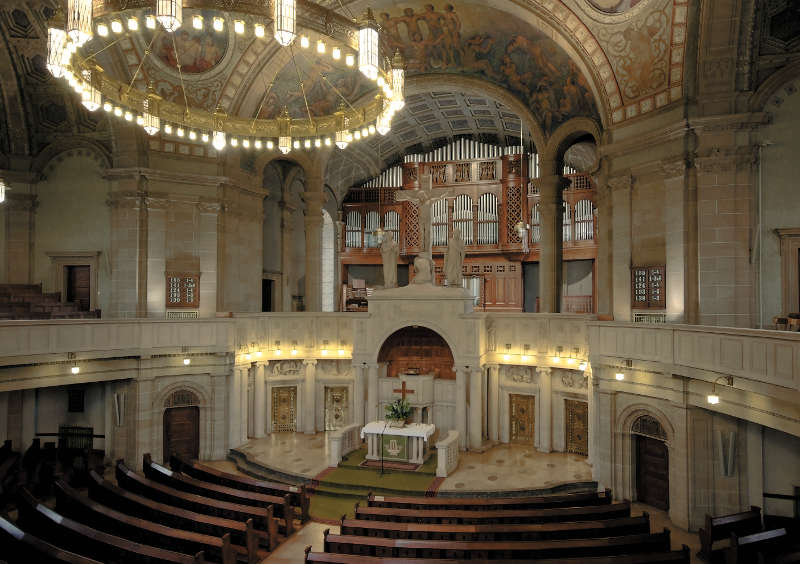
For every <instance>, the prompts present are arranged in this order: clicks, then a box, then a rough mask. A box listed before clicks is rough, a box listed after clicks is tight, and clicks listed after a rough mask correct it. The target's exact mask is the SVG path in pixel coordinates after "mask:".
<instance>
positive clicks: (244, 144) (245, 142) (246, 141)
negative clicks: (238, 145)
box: [242, 139, 250, 149]
mask: <svg viewBox="0 0 800 564" xmlns="http://www.w3.org/2000/svg"><path fill="white" fill-rule="evenodd" d="M242 147H244V148H245V149H249V148H250V140H249V139H242Z"/></svg>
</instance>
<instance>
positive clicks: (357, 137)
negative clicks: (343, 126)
mask: <svg viewBox="0 0 800 564" xmlns="http://www.w3.org/2000/svg"><path fill="white" fill-rule="evenodd" d="M353 139H355V140H356V141H361V132H360V131H359V130H358V129H356V130H355V131H354V132H353Z"/></svg>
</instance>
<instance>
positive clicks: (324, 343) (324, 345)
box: [320, 341, 328, 356]
mask: <svg viewBox="0 0 800 564" xmlns="http://www.w3.org/2000/svg"><path fill="white" fill-rule="evenodd" d="M320 352H321V353H322V356H328V341H322V350H321V351H320Z"/></svg>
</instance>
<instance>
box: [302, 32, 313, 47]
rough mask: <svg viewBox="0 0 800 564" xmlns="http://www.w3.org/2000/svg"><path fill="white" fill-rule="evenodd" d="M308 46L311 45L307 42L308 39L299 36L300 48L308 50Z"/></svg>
mask: <svg viewBox="0 0 800 564" xmlns="http://www.w3.org/2000/svg"><path fill="white" fill-rule="evenodd" d="M310 45H311V41H309V39H308V37H306V36H305V35H301V36H300V47H302V48H303V49H308V48H309V46H310Z"/></svg>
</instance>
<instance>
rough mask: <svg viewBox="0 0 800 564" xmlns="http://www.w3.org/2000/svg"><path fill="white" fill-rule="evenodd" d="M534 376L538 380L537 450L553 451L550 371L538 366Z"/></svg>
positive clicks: (545, 367)
mask: <svg viewBox="0 0 800 564" xmlns="http://www.w3.org/2000/svg"><path fill="white" fill-rule="evenodd" d="M536 375H537V376H538V379H539V417H538V418H537V419H538V421H537V422H536V429H537V434H538V435H539V449H538V450H539V452H550V451H552V450H553V446H552V445H553V429H552V426H553V424H552V422H553V417H552V411H553V409H552V407H553V405H552V402H553V393H552V390H553V382H552V378H551V375H552V370H551V369H550V368H549V367H547V366H538V367H537V368H536Z"/></svg>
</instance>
